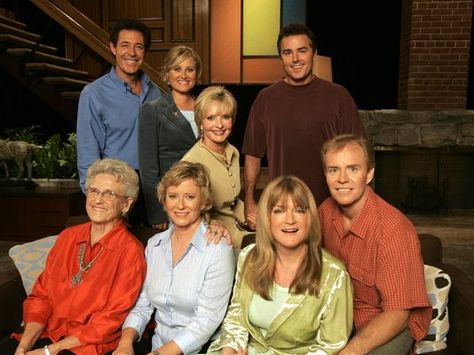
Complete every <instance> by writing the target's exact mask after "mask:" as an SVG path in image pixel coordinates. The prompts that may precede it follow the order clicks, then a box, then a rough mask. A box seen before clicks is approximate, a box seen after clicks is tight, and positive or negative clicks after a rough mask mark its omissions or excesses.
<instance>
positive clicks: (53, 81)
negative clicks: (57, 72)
mask: <svg viewBox="0 0 474 355" xmlns="http://www.w3.org/2000/svg"><path fill="white" fill-rule="evenodd" d="M43 82H45V83H46V84H49V85H55V86H63V87H70V88H73V87H74V88H81V89H82V88H83V87H84V86H86V85H87V84H89V83H90V81H85V80H78V79H71V78H65V77H62V76H52V77H46V78H43Z"/></svg>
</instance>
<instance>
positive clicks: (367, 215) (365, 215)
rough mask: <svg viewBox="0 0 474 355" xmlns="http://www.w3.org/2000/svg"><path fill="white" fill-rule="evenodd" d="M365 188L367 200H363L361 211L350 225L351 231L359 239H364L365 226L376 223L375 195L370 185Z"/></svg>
mask: <svg viewBox="0 0 474 355" xmlns="http://www.w3.org/2000/svg"><path fill="white" fill-rule="evenodd" d="M367 188H368V189H369V190H368V194H367V201H365V204H364V207H363V208H362V211H361V212H360V214H359V216H358V217H357V218H356V220H355V221H354V223H352V226H351V233H353V234H354V235H356V236H357V237H359V238H361V239H366V234H367V226H371V225H374V224H376V223H378V222H377V221H376V218H377V210H378V208H377V195H376V194H375V192H374V190H372V188H371V187H370V186H367Z"/></svg>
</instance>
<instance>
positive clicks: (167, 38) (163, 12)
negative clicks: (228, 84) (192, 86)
mask: <svg viewBox="0 0 474 355" xmlns="http://www.w3.org/2000/svg"><path fill="white" fill-rule="evenodd" d="M209 1H210V0H140V1H130V0H98V1H92V2H91V1H90V0H70V2H71V3H72V4H73V5H74V6H76V7H77V8H78V9H79V10H81V11H82V12H83V13H84V14H86V15H87V16H88V17H89V18H90V19H91V20H93V21H94V22H96V23H97V24H98V25H99V26H101V27H102V28H104V29H105V30H106V31H108V32H110V30H111V29H112V28H113V27H114V25H115V24H116V22H117V21H118V20H119V19H121V18H124V17H132V18H138V19H140V20H141V21H143V22H144V23H145V24H146V25H147V26H148V27H149V28H150V31H151V38H152V43H151V47H150V51H149V52H148V57H147V62H148V63H149V64H150V65H152V66H153V67H155V68H156V69H158V68H159V67H160V66H161V64H162V62H163V58H164V56H165V55H166V52H167V51H168V50H169V49H170V48H171V47H173V46H175V45H178V44H183V45H187V46H190V47H193V48H195V49H196V50H197V52H198V53H199V54H200V56H201V58H202V62H203V75H202V80H201V81H202V82H203V83H208V82H209ZM66 42H67V48H68V57H70V58H72V59H75V58H77V57H78V56H79V55H80V53H82V52H83V51H84V49H85V50H86V55H85V57H84V59H83V61H82V64H81V67H82V68H83V69H85V70H88V71H89V72H90V73H92V74H93V75H94V76H95V75H97V76H98V75H100V74H101V73H103V72H104V71H105V70H106V67H108V65H107V64H106V63H103V62H101V61H100V59H98V58H94V55H93V54H91V53H89V51H87V48H85V46H84V45H83V44H82V43H78V41H77V40H75V39H74V38H70V37H68V38H67V40H66Z"/></svg>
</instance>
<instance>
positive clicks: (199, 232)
mask: <svg viewBox="0 0 474 355" xmlns="http://www.w3.org/2000/svg"><path fill="white" fill-rule="evenodd" d="M207 228H208V227H207V224H205V223H204V219H201V223H199V226H198V228H197V229H196V232H194V235H193V238H192V239H191V243H190V245H191V246H193V247H195V248H196V249H197V250H198V251H199V252H201V253H204V249H205V248H206V246H207V243H206V239H204V234H205V233H206V230H207ZM173 229H174V224H172V223H171V224H170V226H169V228H168V229H167V230H165V231H164V232H162V233H159V234H157V235H156V240H155V241H154V242H153V247H158V246H160V245H162V246H167V245H168V244H169V243H170V242H171V232H172V231H173Z"/></svg>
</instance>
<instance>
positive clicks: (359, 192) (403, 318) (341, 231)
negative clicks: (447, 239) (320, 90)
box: [319, 134, 431, 355]
mask: <svg viewBox="0 0 474 355" xmlns="http://www.w3.org/2000/svg"><path fill="white" fill-rule="evenodd" d="M321 155H322V160H323V166H324V169H325V175H326V182H327V184H328V187H329V191H330V193H331V197H330V198H328V199H327V200H326V201H324V203H323V204H322V205H321V206H320V208H319V213H320V220H321V228H322V233H323V238H324V247H325V248H326V249H327V250H328V251H329V252H331V253H332V254H334V255H335V256H336V257H338V258H339V259H341V260H342V261H343V262H344V263H345V265H346V268H347V270H348V271H349V274H350V276H351V279H352V283H353V286H354V322H355V327H356V332H355V335H354V336H353V337H352V338H351V339H350V340H349V342H348V344H347V345H346V347H345V348H344V349H343V350H342V351H341V352H339V355H353V354H367V353H368V354H371V355H374V354H377V355H381V354H401V355H405V354H409V353H410V352H411V350H412V345H413V341H417V340H420V339H422V338H424V337H425V335H426V332H427V330H428V326H429V322H430V320H431V306H430V303H429V301H428V297H427V294H426V289H425V282H424V274H423V259H422V256H421V250H420V243H419V240H418V235H417V233H416V231H415V228H414V227H413V225H412V223H411V222H410V221H409V220H408V218H407V217H405V216H404V215H403V214H402V213H401V212H400V211H398V210H397V209H396V208H395V207H393V206H391V205H390V204H389V203H387V202H386V201H384V200H383V199H382V198H380V197H379V196H378V195H377V194H376V193H375V192H374V191H373V190H372V188H371V187H370V186H369V184H370V183H371V181H372V179H373V177H374V166H375V162H374V153H373V149H372V147H371V145H370V143H369V142H368V141H367V140H366V139H365V138H362V137H359V136H356V135H352V134H346V135H340V136H336V137H334V138H333V139H331V140H329V141H327V142H326V143H325V144H324V145H323V148H322V151H321Z"/></svg>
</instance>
